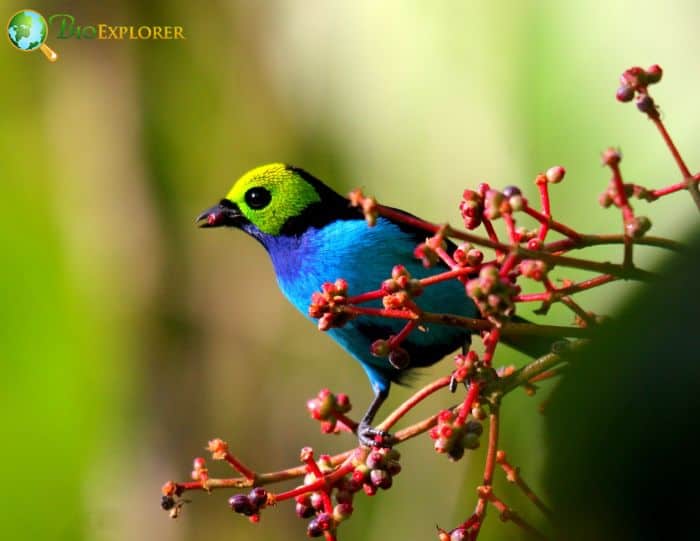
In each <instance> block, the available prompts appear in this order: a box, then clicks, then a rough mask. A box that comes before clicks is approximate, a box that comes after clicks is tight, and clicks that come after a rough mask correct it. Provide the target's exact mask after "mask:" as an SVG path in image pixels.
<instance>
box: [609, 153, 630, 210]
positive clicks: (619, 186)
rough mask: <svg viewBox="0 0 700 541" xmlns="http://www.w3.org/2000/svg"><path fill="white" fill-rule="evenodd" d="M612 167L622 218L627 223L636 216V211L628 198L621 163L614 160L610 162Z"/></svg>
mask: <svg viewBox="0 0 700 541" xmlns="http://www.w3.org/2000/svg"><path fill="white" fill-rule="evenodd" d="M610 169H611V170H612V173H613V176H612V182H613V184H614V185H615V193H616V195H617V198H616V199H617V201H618V203H619V207H620V209H621V210H622V218H623V220H624V222H625V223H628V222H629V221H630V220H632V219H633V218H634V212H633V211H632V207H630V203H629V201H628V200H627V194H626V193H625V185H624V183H623V181H622V173H621V172H620V164H618V163H615V162H614V161H613V162H611V163H610Z"/></svg>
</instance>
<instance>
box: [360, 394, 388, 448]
mask: <svg viewBox="0 0 700 541" xmlns="http://www.w3.org/2000/svg"><path fill="white" fill-rule="evenodd" d="M387 396H389V391H388V390H377V391H375V394H374V399H372V403H371V404H370V405H369V408H367V413H365V415H364V417H362V420H361V421H360V424H359V426H358V427H357V437H358V438H359V440H360V445H363V446H365V447H391V445H392V443H393V442H394V437H393V436H392V435H391V434H389V433H388V432H385V431H383V430H377V429H376V428H374V427H373V426H372V421H374V416H375V415H376V414H377V411H379V408H380V407H381V406H382V404H383V403H384V401H385V400H386V397H387Z"/></svg>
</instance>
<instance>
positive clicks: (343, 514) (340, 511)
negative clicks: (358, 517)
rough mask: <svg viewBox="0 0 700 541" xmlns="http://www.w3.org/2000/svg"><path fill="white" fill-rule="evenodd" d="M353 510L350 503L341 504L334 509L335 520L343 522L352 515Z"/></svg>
mask: <svg viewBox="0 0 700 541" xmlns="http://www.w3.org/2000/svg"><path fill="white" fill-rule="evenodd" d="M352 512H353V508H352V505H351V504H349V503H339V504H338V505H336V506H335V507H334V508H333V519H334V520H335V521H336V522H342V521H343V520H345V519H346V518H349V517H350V515H352Z"/></svg>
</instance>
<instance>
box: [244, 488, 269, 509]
mask: <svg viewBox="0 0 700 541" xmlns="http://www.w3.org/2000/svg"><path fill="white" fill-rule="evenodd" d="M248 499H249V500H250V503H251V505H253V507H256V508H260V507H261V506H263V505H265V504H266V503H267V490H265V489H264V488H263V487H255V488H254V489H253V490H251V491H250V494H248Z"/></svg>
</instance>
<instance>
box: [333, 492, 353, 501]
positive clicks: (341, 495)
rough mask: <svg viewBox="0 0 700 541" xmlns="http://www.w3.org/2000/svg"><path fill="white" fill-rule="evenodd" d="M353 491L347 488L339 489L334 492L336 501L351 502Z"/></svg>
mask: <svg viewBox="0 0 700 541" xmlns="http://www.w3.org/2000/svg"><path fill="white" fill-rule="evenodd" d="M352 499H353V493H352V492H350V491H349V490H339V491H338V492H336V493H335V501H337V502H338V503H352Z"/></svg>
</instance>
